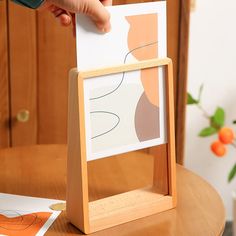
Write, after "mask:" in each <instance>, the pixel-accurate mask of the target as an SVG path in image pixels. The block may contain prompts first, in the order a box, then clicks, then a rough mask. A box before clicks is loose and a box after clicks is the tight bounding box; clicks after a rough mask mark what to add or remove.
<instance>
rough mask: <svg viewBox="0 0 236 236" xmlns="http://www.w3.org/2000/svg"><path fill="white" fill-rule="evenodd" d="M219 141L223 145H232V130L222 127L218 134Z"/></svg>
mask: <svg viewBox="0 0 236 236" xmlns="http://www.w3.org/2000/svg"><path fill="white" fill-rule="evenodd" d="M218 137H219V140H220V141H221V142H222V143H224V144H229V143H232V142H233V140H234V132H233V130H232V129H230V128H227V127H223V128H221V129H220V131H219V133H218Z"/></svg>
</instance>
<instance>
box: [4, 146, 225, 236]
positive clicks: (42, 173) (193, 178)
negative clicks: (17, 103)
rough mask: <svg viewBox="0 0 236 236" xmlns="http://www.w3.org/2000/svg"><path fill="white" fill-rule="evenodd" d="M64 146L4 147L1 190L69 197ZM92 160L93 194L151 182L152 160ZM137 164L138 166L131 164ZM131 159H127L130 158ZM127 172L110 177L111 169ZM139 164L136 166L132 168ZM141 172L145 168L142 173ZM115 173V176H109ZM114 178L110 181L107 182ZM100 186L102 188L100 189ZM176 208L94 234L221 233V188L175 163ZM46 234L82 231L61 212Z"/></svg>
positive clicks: (174, 235)
mask: <svg viewBox="0 0 236 236" xmlns="http://www.w3.org/2000/svg"><path fill="white" fill-rule="evenodd" d="M66 156H67V149H66V146H65V145H38V146H29V147H17V148H12V149H2V150H0V163H1V164H0V192H3V193H11V194H20V195H27V196H35V197H45V198H53V199H65V196H66ZM109 162H110V163H109V164H108V165H104V160H102V161H101V160H99V161H98V162H97V163H96V162H91V164H89V167H88V172H89V192H90V199H97V198H99V197H104V196H108V195H111V194H114V193H118V192H120V191H122V189H121V188H122V187H121V186H125V185H127V186H129V188H131V189H132V188H134V187H139V186H138V185H137V184H136V182H137V181H136V180H139V182H140V181H141V182H142V184H146V183H148V178H149V179H150V176H151V175H150V176H149V177H144V176H145V175H144V173H142V170H143V171H144V172H145V171H146V173H149V172H150V171H149V169H148V168H149V167H150V165H151V162H150V163H149V162H148V161H146V160H145V159H143V160H139V161H138V162H137V161H136V162H133V163H132V167H131V168H128V167H126V166H125V167H122V165H121V163H119V162H117V160H115V162H112V160H109ZM134 163H135V168H133V166H134ZM126 164H127V163H126ZM117 168H118V169H119V172H121V173H122V176H127V173H129V175H130V173H131V172H133V174H132V173H131V176H132V180H131V179H130V178H129V177H125V178H123V179H122V178H121V177H120V178H118V177H117V176H116V177H115V178H113V179H112V177H111V176H109V175H111V173H113V174H114V173H116V172H117V173H118V171H117ZM132 169H135V170H136V171H132ZM140 171H141V173H140ZM110 177H111V178H110ZM109 181H110V183H109ZM101 189H102V191H101ZM177 191H178V199H177V200H178V203H177V208H176V209H173V210H169V211H166V212H163V213H160V214H156V215H152V216H149V217H145V218H142V219H139V220H135V221H132V222H129V223H126V224H122V225H119V226H117V227H113V228H110V229H107V230H103V231H100V232H97V233H94V234H93V235H94V236H95V235H100V236H102V235H103V236H113V235H117V236H123V235H124V236H151V235H153V236H154V235H155V236H156V235H160V236H169V235H171V236H178V235H179V236H185V235H186V236H190V235H191V236H195V235H196V236H208V235H209V236H213V235H217V236H218V235H222V233H223V230H224V225H225V211H224V206H223V203H222V200H221V198H220V197H219V195H218V194H217V192H216V191H215V190H214V189H213V188H212V187H211V186H210V185H209V184H208V183H207V182H206V181H205V180H203V179H202V178H200V177H199V176H197V175H196V174H194V173H192V172H190V171H188V170H187V169H185V168H183V167H181V166H177ZM46 235H82V233H81V232H80V231H79V230H77V229H76V228H75V227H74V226H72V225H71V224H70V223H69V222H68V220H67V218H66V213H65V212H62V214H61V215H60V216H59V217H58V219H57V220H56V222H55V223H54V224H53V225H52V226H51V227H50V229H49V231H48V232H47V233H46Z"/></svg>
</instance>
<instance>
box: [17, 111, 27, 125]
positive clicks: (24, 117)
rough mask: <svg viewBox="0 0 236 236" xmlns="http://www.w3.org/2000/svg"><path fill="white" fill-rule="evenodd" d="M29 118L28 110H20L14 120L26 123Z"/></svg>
mask: <svg viewBox="0 0 236 236" xmlns="http://www.w3.org/2000/svg"><path fill="white" fill-rule="evenodd" d="M29 118H30V112H29V111H28V110H20V111H19V112H18V113H17V115H16V119H17V121H18V122H23V123H24V122H28V121H29Z"/></svg>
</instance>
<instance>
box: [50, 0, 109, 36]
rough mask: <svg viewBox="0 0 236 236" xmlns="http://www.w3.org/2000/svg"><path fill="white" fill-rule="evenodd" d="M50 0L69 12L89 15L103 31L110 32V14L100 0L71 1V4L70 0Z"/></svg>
mask: <svg viewBox="0 0 236 236" xmlns="http://www.w3.org/2000/svg"><path fill="white" fill-rule="evenodd" d="M48 1H50V2H51V4H53V5H56V6H58V7H59V8H62V9H65V10H67V11H69V12H73V13H82V14H86V15H88V16H89V17H90V18H91V19H92V21H93V22H94V23H95V25H96V26H97V28H98V29H99V30H100V31H102V32H108V31H109V30H110V27H111V26H110V14H109V12H108V11H107V10H106V8H105V7H104V6H103V5H102V3H101V2H100V1H99V0H79V1H71V4H68V1H66V0H60V1H59V0H48ZM105 1H107V0H105Z"/></svg>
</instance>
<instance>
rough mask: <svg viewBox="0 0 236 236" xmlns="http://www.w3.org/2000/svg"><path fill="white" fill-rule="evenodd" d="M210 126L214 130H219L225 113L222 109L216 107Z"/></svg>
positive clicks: (223, 121)
mask: <svg viewBox="0 0 236 236" xmlns="http://www.w3.org/2000/svg"><path fill="white" fill-rule="evenodd" d="M211 121H212V125H213V126H214V127H216V128H221V127H222V126H223V125H224V123H225V111H224V109H223V108H221V107H218V108H217V109H216V111H215V114H214V115H213V116H212V120H211Z"/></svg>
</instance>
